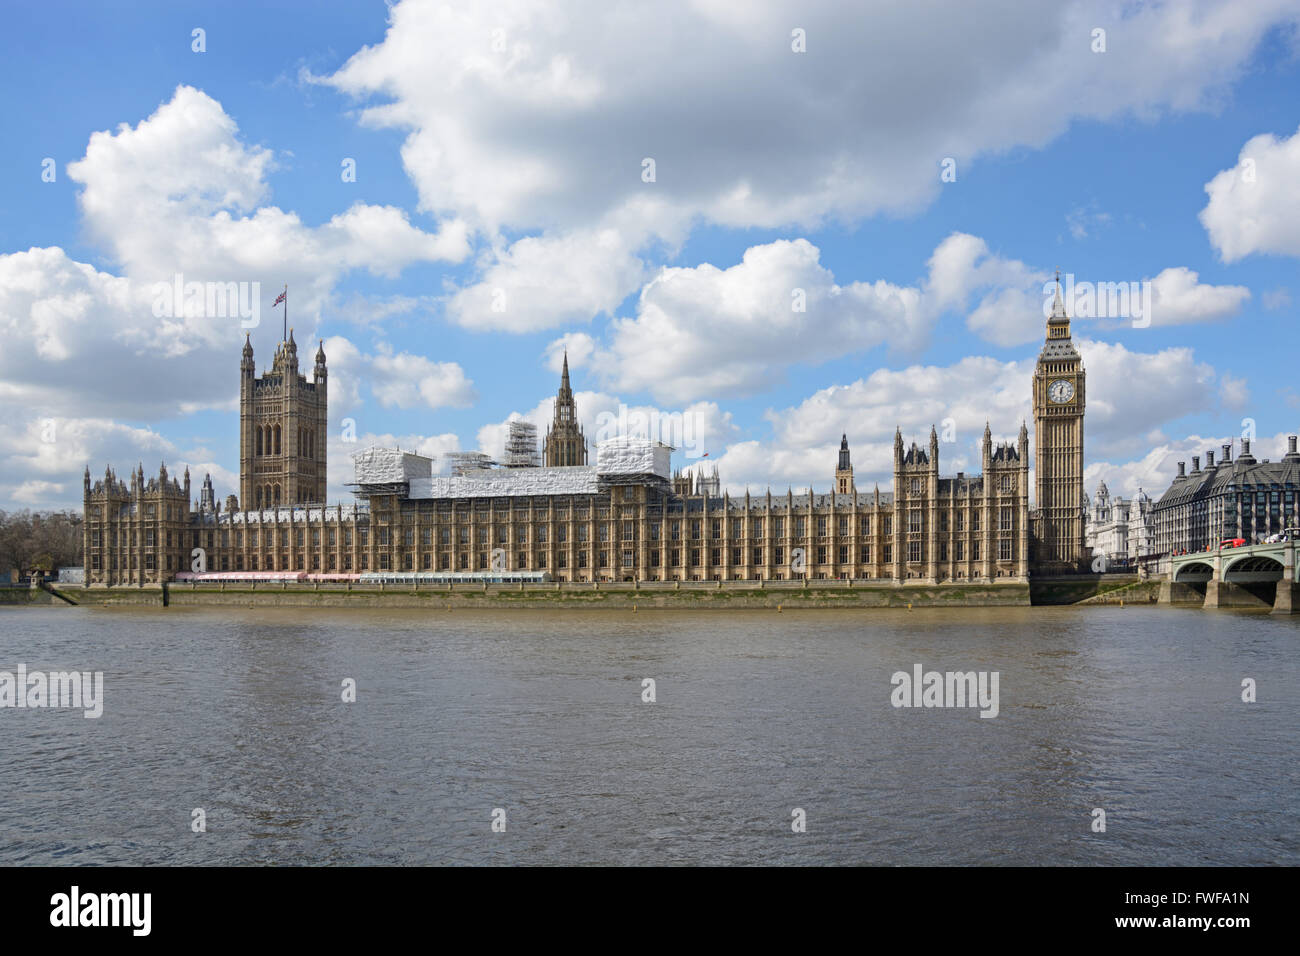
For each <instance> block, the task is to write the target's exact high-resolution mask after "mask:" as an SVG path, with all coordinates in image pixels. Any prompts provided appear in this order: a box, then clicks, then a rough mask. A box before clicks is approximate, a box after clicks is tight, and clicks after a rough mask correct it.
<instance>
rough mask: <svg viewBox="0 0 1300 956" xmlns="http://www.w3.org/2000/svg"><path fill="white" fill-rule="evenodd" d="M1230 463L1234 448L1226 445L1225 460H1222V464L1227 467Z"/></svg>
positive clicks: (1224, 448)
mask: <svg viewBox="0 0 1300 956" xmlns="http://www.w3.org/2000/svg"><path fill="white" fill-rule="evenodd" d="M1230 461H1232V446H1231V445H1224V446H1223V459H1222V462H1221V463H1222V464H1224V465H1226V464H1227V463H1228V462H1230Z"/></svg>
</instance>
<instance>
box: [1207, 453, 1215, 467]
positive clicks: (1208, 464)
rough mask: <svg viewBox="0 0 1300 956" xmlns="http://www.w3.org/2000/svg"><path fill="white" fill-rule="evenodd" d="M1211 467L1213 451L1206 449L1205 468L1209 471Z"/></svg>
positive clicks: (1212, 464) (1212, 465)
mask: <svg viewBox="0 0 1300 956" xmlns="http://www.w3.org/2000/svg"><path fill="white" fill-rule="evenodd" d="M1213 467H1214V452H1212V451H1207V452H1206V453H1205V470H1206V471H1209V470H1210V469H1211V468H1213Z"/></svg>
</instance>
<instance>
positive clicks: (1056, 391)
mask: <svg viewBox="0 0 1300 956" xmlns="http://www.w3.org/2000/svg"><path fill="white" fill-rule="evenodd" d="M1047 397H1048V399H1050V400H1051V401H1052V402H1053V403H1054V404H1056V405H1064V404H1065V403H1066V402H1068V401H1069V400H1070V399H1072V398H1074V383H1073V382H1068V381H1066V380H1065V379H1063V378H1058V379H1057V380H1056V381H1055V382H1053V383H1052V384H1051V385H1049V386H1047Z"/></svg>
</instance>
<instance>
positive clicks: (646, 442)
mask: <svg viewBox="0 0 1300 956" xmlns="http://www.w3.org/2000/svg"><path fill="white" fill-rule="evenodd" d="M672 451H673V450H672V448H671V447H669V446H668V445H665V444H663V443H662V442H657V441H651V440H650V439H648V438H609V439H606V440H604V441H601V442H597V443H596V471H597V472H598V473H599V474H601V475H602V476H604V475H609V476H611V477H612V476H616V475H658V476H659V477H660V478H664V479H667V478H668V475H669V467H670V465H669V461H670V456H671V455H672Z"/></svg>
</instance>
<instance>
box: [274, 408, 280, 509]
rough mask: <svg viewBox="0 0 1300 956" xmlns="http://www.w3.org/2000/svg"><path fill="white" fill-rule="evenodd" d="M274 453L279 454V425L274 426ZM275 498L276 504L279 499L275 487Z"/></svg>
mask: <svg viewBox="0 0 1300 956" xmlns="http://www.w3.org/2000/svg"><path fill="white" fill-rule="evenodd" d="M275 454H277V455H278V454H280V426H279V425H276V426H275ZM275 500H276V503H277V504H278V503H279V501H280V495H279V494H278V489H277V494H276V496H275Z"/></svg>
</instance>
